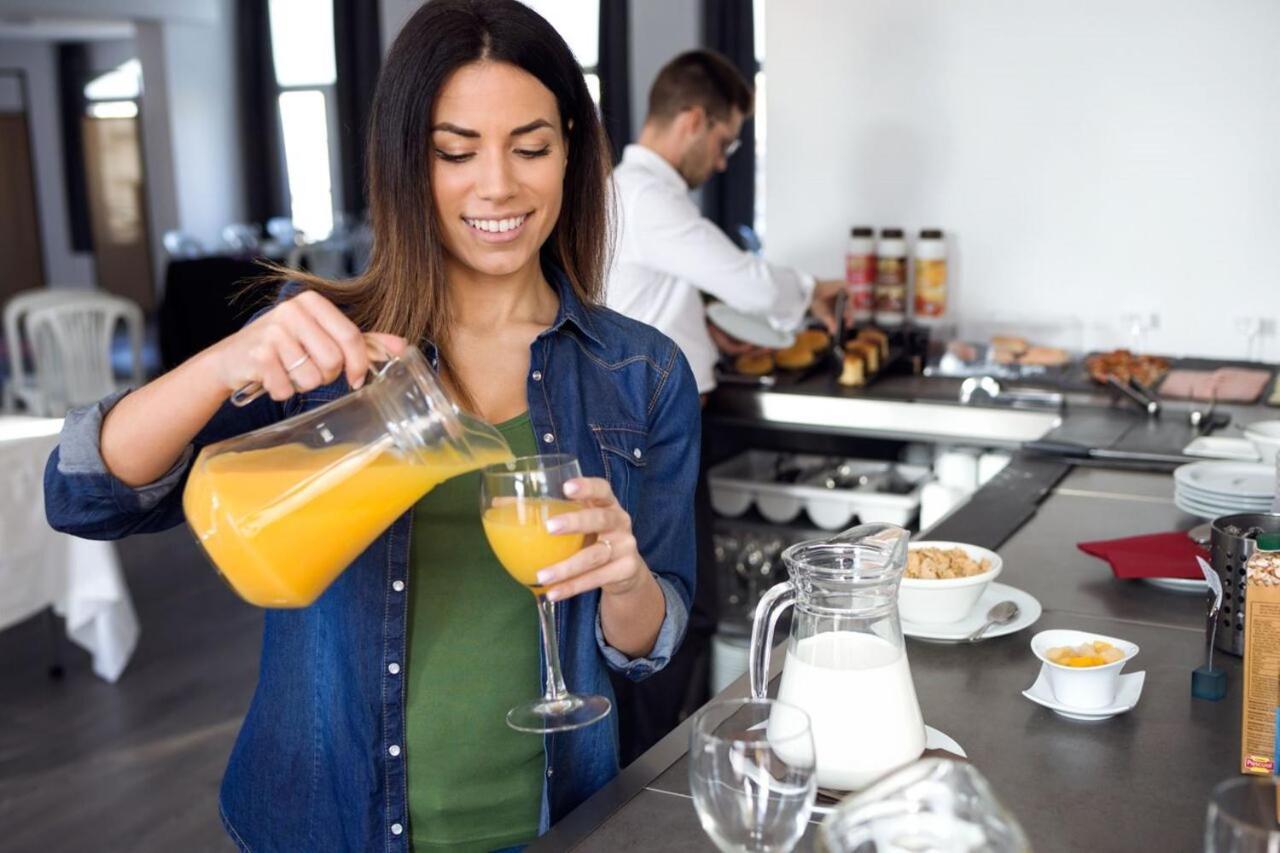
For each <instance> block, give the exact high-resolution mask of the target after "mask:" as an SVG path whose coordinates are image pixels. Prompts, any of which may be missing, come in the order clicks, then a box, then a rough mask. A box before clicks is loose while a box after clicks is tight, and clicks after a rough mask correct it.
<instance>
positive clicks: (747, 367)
mask: <svg viewBox="0 0 1280 853" xmlns="http://www.w3.org/2000/svg"><path fill="white" fill-rule="evenodd" d="M733 369H734V370H736V371H738V372H739V373H742V374H745V375H747V376H764V375H765V374H767V373H771V372H773V356H772V355H770V354H769V353H767V352H749V353H744V354H743V355H740V356H738V357H737V358H735V359H734V360H733Z"/></svg>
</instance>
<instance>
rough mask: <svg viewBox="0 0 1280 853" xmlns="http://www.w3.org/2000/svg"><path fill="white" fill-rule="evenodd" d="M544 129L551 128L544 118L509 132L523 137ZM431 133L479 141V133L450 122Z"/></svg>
mask: <svg viewBox="0 0 1280 853" xmlns="http://www.w3.org/2000/svg"><path fill="white" fill-rule="evenodd" d="M544 127H552V124H551V122H549V121H547V120H546V119H545V118H539V119H534V120H533V121H531V122H529V123H528V124H522V125H520V126H519V127H517V128H515V129H514V130H512V131H511V136H523V135H525V134H526V133H533V132H534V131H535V130H541V129H542V128H544ZM431 130H432V132H433V133H434V132H435V131H441V132H443V133H452V134H454V135H455V136H465V137H466V138H467V139H479V138H480V131H478V130H472V129H471V128H469V127H459V126H458V125H456V124H453V123H451V122H447V121H442V122H440V123H439V124H437V125H435V126H433V127H432V128H431Z"/></svg>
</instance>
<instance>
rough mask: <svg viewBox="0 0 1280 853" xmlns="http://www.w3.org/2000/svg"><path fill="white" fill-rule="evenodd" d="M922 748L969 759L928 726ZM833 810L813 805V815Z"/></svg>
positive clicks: (825, 805) (960, 749) (845, 792)
mask: <svg viewBox="0 0 1280 853" xmlns="http://www.w3.org/2000/svg"><path fill="white" fill-rule="evenodd" d="M924 748H925V751H926V752H928V751H929V750H931V749H940V750H942V751H943V752H949V753H951V754H952V755H955V756H958V757H960V758H968V757H969V754H968V753H967V752H965V751H964V748H963V747H962V746H960V744H958V743H956V741H955V738H953V737H951V735H949V734H946V733H944V732H940V731H938V730H937V729H935V728H934V727H933V726H930V725H926V726H925V727H924ZM823 790H824V791H825V790H826V789H825V788H824V789H823ZM830 793H831V794H832V795H834V794H837V793H841V794H851V793H853V792H852V791H832V792H830ZM835 810H836V807H835V805H828V804H826V803H819V802H815V803H814V804H813V813H814V814H822V815H826V814H831V813H832V812H833V811H835Z"/></svg>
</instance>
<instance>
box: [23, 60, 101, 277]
mask: <svg viewBox="0 0 1280 853" xmlns="http://www.w3.org/2000/svg"><path fill="white" fill-rule="evenodd" d="M0 68H18V69H21V70H22V71H24V72H26V77H27V122H28V125H29V127H30V131H31V147H32V150H31V156H32V158H33V160H34V161H35V172H36V176H35V177H36V203H37V204H38V205H39V206H40V237H41V242H42V243H43V247H42V248H43V250H44V277H45V281H46V283H48V284H50V285H53V286H58V287H61V286H71V287H90V286H92V285H93V283H94V271H93V256H92V255H89V254H82V253H79V252H73V251H72V249H71V226H70V221H69V219H68V217H67V193H66V187H65V184H64V182H63V169H62V126H61V124H60V121H61V119H60V118H59V116H60V112H61V111H60V110H59V105H58V78H57V53H56V50H55V48H54V46H53V44H51V43H50V42H39V41H10V42H0Z"/></svg>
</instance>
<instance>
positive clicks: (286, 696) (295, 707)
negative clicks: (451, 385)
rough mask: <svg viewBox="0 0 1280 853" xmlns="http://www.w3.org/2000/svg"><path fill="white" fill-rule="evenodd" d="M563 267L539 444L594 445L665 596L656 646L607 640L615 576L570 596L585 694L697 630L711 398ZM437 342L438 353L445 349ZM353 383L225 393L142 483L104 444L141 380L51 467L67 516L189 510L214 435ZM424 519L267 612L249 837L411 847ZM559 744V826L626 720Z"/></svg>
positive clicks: (274, 416)
mask: <svg viewBox="0 0 1280 853" xmlns="http://www.w3.org/2000/svg"><path fill="white" fill-rule="evenodd" d="M548 278H549V279H550V280H551V282H552V286H553V287H554V288H555V289H556V290H557V292H558V293H559V296H560V309H559V312H558V314H557V316H556V320H555V323H554V324H553V325H552V326H551V327H550V328H548V329H547V330H546V331H544V332H543V333H542V334H540V335H539V336H538V337H537V339H535V340H534V342H533V344H532V345H531V347H530V355H531V359H530V368H529V375H528V378H527V381H526V394H527V397H528V402H529V415H530V419H531V420H532V423H533V427H534V430H535V434H536V436H537V440H538V443H539V445H540V446H541V448H543V449H544V450H545V451H546V452H548V453H556V452H563V453H572V454H574V455H576V456H577V457H578V460H579V462H580V464H581V466H582V471H583V474H584V475H585V476H589V477H605V478H607V479H608V480H609V482H610V484H611V485H612V488H613V491H614V494H615V495H617V497H618V500H619V501H620V502H621V504H622V506H623V507H624V508H625V509H626V510H627V512H628V513H630V515H631V518H632V524H633V529H634V532H635V536H636V540H637V542H638V545H639V549H640V553H641V555H642V556H643V557H644V559H645V562H646V563H648V565H649V568H650V569H651V570H652V571H653V573H654V575H655V577H656V578H657V581H658V584H659V586H660V587H661V589H662V593H663V595H664V597H665V599H666V612H665V615H664V618H663V622H662V626H661V629H660V631H659V633H658V638H657V641H656V642H655V643H654V647H653V649H652V650H651V651H650V653H649V654H648V656H646V657H641V658H628V657H627V656H626V655H625V654H623V653H621V652H620V651H618V650H617V649H614V648H612V647H610V646H609V644H608V643H607V642H606V641H605V639H604V635H603V633H602V631H601V628H600V620H599V602H600V596H599V592H598V591H593V592H589V593H585V594H582V595H579V596H576V597H575V598H572V599H569V600H568V601H565V602H561V603H560V605H559V607H558V613H557V617H558V618H557V623H558V624H557V633H558V639H559V647H560V652H561V656H562V663H563V669H564V676H565V680H566V682H567V685H568V687H569V689H570V690H572V691H575V692H581V693H598V694H601V695H605V696H610V695H612V691H611V688H610V685H609V677H608V671H607V669H606V667H608V668H612V669H613V670H616V671H618V672H620V673H623V674H624V675H625V676H626V677H628V678H631V679H633V680H640V679H643V678H645V677H646V676H649V675H651V674H652V673H654V672H656V671H657V670H659V669H661V668H662V667H663V666H664V665H665V664H666V662H667V661H668V659H669V658H670V657H671V655H672V654H673V653H674V652H675V650H676V648H677V647H678V646H679V644H680V641H681V640H682V638H683V636H684V631H685V626H686V624H687V621H688V613H689V606H690V602H691V601H692V598H693V585H694V537H693V526H692V523H691V522H692V519H693V492H694V485H695V481H696V479H697V472H698V450H699V445H698V442H699V438H698V437H699V425H698V422H699V418H700V411H699V405H698V395H697V391H696V389H695V386H694V380H693V375H692V373H691V372H690V369H689V365H688V364H687V363H686V362H685V359H684V356H683V355H681V353H680V351H679V349H678V348H677V347H676V346H675V345H674V344H673V343H672V342H671V341H670V340H669V339H668V338H666V337H665V336H663V335H662V334H661V333H659V332H657V331H656V330H654V329H652V328H650V327H649V326H646V325H644V324H641V323H638V322H635V321H633V320H629V319H627V318H625V317H623V316H621V315H619V314H616V313H614V312H612V311H609V310H607V309H604V308H598V307H589V306H586V305H583V304H582V303H581V302H580V301H579V300H578V299H577V298H576V297H575V296H574V293H573V290H572V288H571V287H569V286H568V284H567V282H566V281H565V279H564V276H563V274H560V273H558V272H555V271H550V272H549V275H548ZM425 351H426V354H427V356H428V358H429V359H430V360H431V361H432V363H433V364H435V363H436V352H435V350H434V348H433V347H431V346H430V345H428V346H426V347H425ZM347 390H348V388H347V385H346V383H345V380H343V379H339V380H338V381H337V382H335V383H333V384H331V385H328V386H325V387H322V388H317V389H315V390H314V391H310V392H307V393H305V394H301V395H298V396H297V397H294V398H293V399H291V400H289V401H287V402H285V403H284V404H280V403H276V402H274V401H272V400H270V399H269V398H267V397H265V396H264V397H260V398H259V399H258V400H256V401H255V402H254V403H252V404H250V405H249V406H246V407H245V408H243V409H237V408H234V407H232V406H230V405H229V404H228V405H224V406H223V407H222V409H220V410H219V412H218V413H217V415H215V417H214V418H213V419H212V420H211V421H210V423H209V424H208V425H207V426H206V427H205V428H204V430H202V431H201V433H200V434H199V435H198V436H197V437H196V439H195V441H194V442H193V445H192V447H190V448H188V449H187V450H186V451H185V452H184V453H183V455H182V458H181V459H179V461H178V462H177V463H176V464H175V465H174V467H173V469H171V470H170V471H169V472H168V473H166V474H165V475H164V476H163V477H162V478H161V479H160V480H158V481H156V482H155V483H152V484H149V485H145V486H142V487H139V488H132V487H130V486H127V485H125V484H124V483H122V482H121V481H120V480H118V479H116V478H115V477H113V476H112V475H111V474H109V473H108V472H107V470H106V466H105V464H104V463H103V461H102V456H101V453H100V450H99V442H98V434H99V430H100V428H101V423H102V418H103V417H104V415H105V414H106V412H107V411H108V410H109V409H110V407H111V406H112V405H114V403H115V402H116V401H117V400H118V399H119V397H120V396H122V395H117V396H114V397H111V398H108V399H106V400H104V401H102V402H100V403H98V404H97V405H95V406H91V407H88V408H85V409H81V410H77V411H75V412H72V413H71V414H70V415H68V416H67V420H66V424H65V426H64V428H63V433H62V438H61V441H60V444H59V447H58V448H57V449H55V450H54V452H53V454H52V455H51V456H50V458H49V463H48V465H47V467H46V470H45V509H46V512H47V514H48V518H49V523H50V524H51V525H52V526H53V527H54V528H56V529H58V530H61V531H64V532H67V533H72V534H75V535H77V536H82V537H87V538H93V539H116V538H121V537H124V536H127V535H130V534H133V533H145V532H151V531H158V530H164V529H166V528H170V527H173V526H174V525H177V524H180V523H181V522H182V521H183V514H182V504H181V497H182V486H183V484H184V482H185V480H186V476H187V472H188V471H189V469H190V465H191V461H192V460H193V459H194V454H195V453H197V452H198V451H199V449H200V448H201V447H202V446H204V445H206V444H209V443H211V442H214V441H219V440H221V439H225V438H229V437H231V436H235V435H238V434H240V433H243V432H246V431H248V430H251V429H255V428H258V427H261V426H266V425H267V424H270V423H273V422H275V421H277V420H280V419H281V418H283V417H287V416H289V415H292V414H296V413H297V412H299V411H304V410H307V409H311V408H314V407H316V406H318V405H321V404H323V403H325V402H327V401H329V400H332V399H334V398H336V397H338V396H341V395H342V394H343V393H346V391H347ZM410 523H411V513H406V514H405V515H404V516H402V517H401V518H400V519H398V520H397V521H396V522H395V523H394V524H393V525H392V526H391V527H390V528H389V529H388V530H387V531H386V532H385V533H383V534H382V535H381V536H380V537H379V538H378V539H377V540H376V541H375V542H374V543H373V544H372V545H370V546H369V548H368V549H367V550H366V551H365V552H364V553H362V554H361V555H360V556H359V557H358V558H357V559H356V560H355V562H354V563H352V564H351V566H350V567H348V568H347V569H346V571H344V572H343V573H342V574H341V575H340V576H339V577H338V579H337V580H336V581H335V582H334V583H333V585H332V586H330V587H329V589H328V590H326V591H325V593H324V594H323V595H322V596H321V597H320V598H319V599H318V600H317V601H316V602H315V603H314V604H312V605H311V606H310V607H307V608H305V609H300V610H268V611H266V619H265V629H264V632H263V642H262V660H261V665H260V670H259V678H258V685H257V689H256V690H255V692H254V696H253V700H252V702H251V704H250V707H249V710H248V713H247V715H246V717H245V720H244V724H243V726H242V727H241V729H240V734H239V736H238V738H237V740H236V744H235V747H234V749H233V750H232V753H231V758H230V761H229V763H228V766H227V771H226V775H225V777H224V778H223V783H222V792H221V799H220V803H219V807H220V812H221V815H222V820H223V823H224V825H225V827H226V829H227V832H228V833H229V834H230V835H231V837H232V839H233V840H234V841H235V842H236V843H237V844H238V845H239V846H240V848H241V849H242V850H253V851H270V850H280V851H289V853H294V851H299V850H386V851H405V850H408V846H409V835H410V834H409V830H408V817H407V815H408V802H407V793H406V784H405V763H404V755H405V753H404V750H405V748H406V747H405V746H404V733H405V720H404V701H405V686H404V677H403V675H402V674H401V673H402V671H403V670H402V669H401V667H400V665H399V664H400V662H402V661H404V659H405V651H406V640H407V637H408V625H407V618H408V596H407V595H406V585H407V584H408V582H409V543H410V539H411V537H410ZM530 606H532V603H531V604H530ZM498 653H500V651H498ZM393 664H395V665H394V666H393ZM544 670H545V668H544ZM544 679H545V672H544ZM439 689H441V690H448V689H450V686H449V685H447V684H442V685H440V686H439ZM530 698H533V697H530ZM409 748H411V746H410V747H409ZM544 748H545V752H546V756H547V759H546V775H545V779H544V784H543V793H542V806H541V817H540V821H539V826H540V830H539V831H540V832H545V831H546V830H547V828H548V827H549V826H550V825H551V823H553V822H555V821H557V820H559V819H560V818H561V817H563V816H564V815H565V814H567V813H568V812H569V811H570V810H571V809H573V808H574V807H575V806H577V805H578V804H579V803H581V802H582V801H583V800H584V799H586V798H587V797H588V796H589V795H590V794H591V793H593V792H594V791H596V790H597V789H598V788H600V787H601V786H602V785H603V784H604V783H605V782H607V781H608V780H609V779H610V778H612V777H613V776H614V775H615V774H616V773H617V770H618V758H617V723H616V718H615V716H614V715H611V716H610V717H608V718H607V719H606V720H605V721H604V722H603V723H599V724H596V725H593V726H587V727H586V728H582V729H578V730H576V731H570V732H564V733H559V734H555V735H549V736H546V737H545V738H544Z"/></svg>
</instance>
